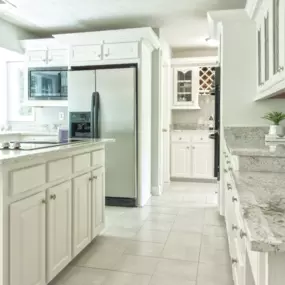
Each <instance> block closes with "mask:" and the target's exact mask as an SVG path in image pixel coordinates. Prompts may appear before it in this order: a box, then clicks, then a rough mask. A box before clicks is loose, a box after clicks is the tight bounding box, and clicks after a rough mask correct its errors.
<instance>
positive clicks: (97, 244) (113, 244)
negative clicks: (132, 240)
mask: <svg viewBox="0 0 285 285" xmlns="http://www.w3.org/2000/svg"><path fill="white" fill-rule="evenodd" d="M128 242H129V241H128V240H127V239H123V238H117V237H112V236H98V237H96V239H95V240H94V241H93V242H92V244H91V245H90V246H91V248H92V249H93V250H95V251H98V252H101V251H103V252H105V253H106V254H107V253H108V252H111V253H113V252H119V253H123V252H124V251H125V250H126V248H127V246H128Z"/></svg>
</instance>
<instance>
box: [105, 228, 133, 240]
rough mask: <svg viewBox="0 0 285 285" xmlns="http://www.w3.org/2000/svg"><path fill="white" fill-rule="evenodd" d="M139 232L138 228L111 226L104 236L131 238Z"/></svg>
mask: <svg viewBox="0 0 285 285" xmlns="http://www.w3.org/2000/svg"><path fill="white" fill-rule="evenodd" d="M137 232H138V229H126V228H123V227H110V228H108V229H107V230H106V231H105V233H104V236H112V237H118V238H130V239H131V238H133V237H135V236H136V234H137Z"/></svg>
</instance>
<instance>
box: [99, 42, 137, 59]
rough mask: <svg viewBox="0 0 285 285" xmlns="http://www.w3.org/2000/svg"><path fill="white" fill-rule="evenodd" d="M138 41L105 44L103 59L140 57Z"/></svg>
mask: <svg viewBox="0 0 285 285" xmlns="http://www.w3.org/2000/svg"><path fill="white" fill-rule="evenodd" d="M138 57H139V51H138V43H137V42H135V43H114V44H104V46H103V59H104V60H107V59H129V58H138Z"/></svg>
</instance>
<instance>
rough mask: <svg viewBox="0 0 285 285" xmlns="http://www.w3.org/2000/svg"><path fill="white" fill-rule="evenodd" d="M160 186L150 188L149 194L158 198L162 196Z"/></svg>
mask: <svg viewBox="0 0 285 285" xmlns="http://www.w3.org/2000/svg"><path fill="white" fill-rule="evenodd" d="M161 190H162V189H161V186H152V187H151V194H152V195H153V196H160V195H161V194H162V191H161Z"/></svg>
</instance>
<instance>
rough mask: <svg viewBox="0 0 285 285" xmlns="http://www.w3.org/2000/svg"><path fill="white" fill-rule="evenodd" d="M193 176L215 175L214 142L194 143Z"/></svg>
mask: <svg viewBox="0 0 285 285" xmlns="http://www.w3.org/2000/svg"><path fill="white" fill-rule="evenodd" d="M191 158H192V163H191V164H192V177H194V178H213V177H214V146H213V144H212V143H195V144H193V145H192V157H191Z"/></svg>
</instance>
